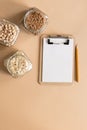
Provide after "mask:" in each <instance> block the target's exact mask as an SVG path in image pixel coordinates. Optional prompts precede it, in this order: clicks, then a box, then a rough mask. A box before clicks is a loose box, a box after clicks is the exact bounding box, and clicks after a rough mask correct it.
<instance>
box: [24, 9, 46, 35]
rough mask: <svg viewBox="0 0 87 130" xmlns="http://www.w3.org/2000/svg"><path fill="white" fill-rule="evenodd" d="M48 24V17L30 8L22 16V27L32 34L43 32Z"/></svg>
mask: <svg viewBox="0 0 87 130" xmlns="http://www.w3.org/2000/svg"><path fill="white" fill-rule="evenodd" d="M47 24H48V16H47V15H46V14H45V13H43V12H42V11H40V10H39V9H37V8H30V9H29V10H28V11H27V12H26V14H25V15H24V19H23V25H24V27H25V29H27V30H28V31H30V32H31V33H33V34H35V35H36V34H39V33H41V32H42V31H44V30H45V29H46V27H47Z"/></svg>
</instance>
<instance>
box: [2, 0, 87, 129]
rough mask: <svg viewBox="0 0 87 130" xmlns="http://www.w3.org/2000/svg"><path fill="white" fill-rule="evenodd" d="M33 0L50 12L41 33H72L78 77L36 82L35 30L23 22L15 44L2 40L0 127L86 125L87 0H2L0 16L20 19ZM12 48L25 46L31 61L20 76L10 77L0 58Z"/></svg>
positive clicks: (46, 127) (69, 127)
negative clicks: (70, 82)
mask: <svg viewBox="0 0 87 130" xmlns="http://www.w3.org/2000/svg"><path fill="white" fill-rule="evenodd" d="M32 6H35V7H38V8H39V9H41V10H43V11H44V12H46V13H47V14H48V16H49V25H48V28H47V30H46V31H45V32H44V33H48V34H49V33H65V34H72V35H73V36H74V37H75V40H76V43H78V45H79V57H80V61H79V65H80V83H76V82H74V83H73V85H68V86H65V85H39V84H38V82H37V80H38V62H39V45H40V43H39V36H33V35H32V34H28V33H26V32H25V31H24V30H23V29H22V28H21V33H20V36H19V38H18V40H17V43H16V44H15V46H14V47H10V48H5V47H2V46H0V130H87V69H86V68H87V59H86V55H87V13H86V12H87V0H0V18H7V19H10V20H11V21H14V22H15V23H19V20H20V19H21V17H22V15H23V12H24V11H25V10H26V9H28V8H29V7H32ZM15 48H17V49H19V50H23V51H24V52H25V53H26V54H27V55H28V56H29V58H30V59H31V61H32V63H33V69H32V71H31V72H29V73H27V74H26V75H25V76H24V77H21V78H19V79H13V78H12V77H11V76H10V75H9V74H8V73H7V72H6V70H5V69H4V68H3V64H2V62H3V59H4V58H5V57H6V56H7V55H8V54H10V53H11V52H13V51H14V50H15Z"/></svg>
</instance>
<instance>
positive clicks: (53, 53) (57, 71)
mask: <svg viewBox="0 0 87 130" xmlns="http://www.w3.org/2000/svg"><path fill="white" fill-rule="evenodd" d="M50 41H52V42H54V44H48V38H43V51H42V53H43V54H42V82H59V83H62V82H72V78H73V77H72V71H73V47H74V40H73V39H69V45H64V44H62V43H63V42H65V39H64V38H50ZM56 43H61V44H56Z"/></svg>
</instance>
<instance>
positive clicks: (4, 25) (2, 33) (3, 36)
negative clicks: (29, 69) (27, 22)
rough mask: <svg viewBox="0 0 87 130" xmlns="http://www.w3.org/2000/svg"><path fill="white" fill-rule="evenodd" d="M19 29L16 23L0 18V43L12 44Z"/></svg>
mask: <svg viewBox="0 0 87 130" xmlns="http://www.w3.org/2000/svg"><path fill="white" fill-rule="evenodd" d="M19 32H20V29H19V27H18V26H17V25H15V24H14V23H12V22H9V21H8V20H5V19H2V20H0V44H1V45H4V46H8V47H9V46H12V45H13V44H14V43H15V42H16V40H17V37H18V35H19Z"/></svg>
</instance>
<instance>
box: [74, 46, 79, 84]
mask: <svg viewBox="0 0 87 130" xmlns="http://www.w3.org/2000/svg"><path fill="white" fill-rule="evenodd" d="M75 62H76V81H77V82H79V57H78V45H76V47H75Z"/></svg>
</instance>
